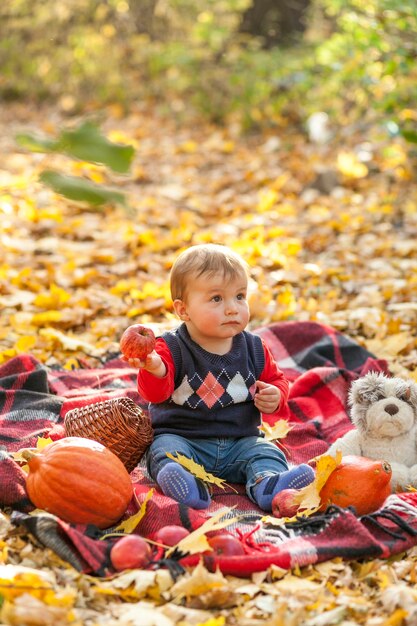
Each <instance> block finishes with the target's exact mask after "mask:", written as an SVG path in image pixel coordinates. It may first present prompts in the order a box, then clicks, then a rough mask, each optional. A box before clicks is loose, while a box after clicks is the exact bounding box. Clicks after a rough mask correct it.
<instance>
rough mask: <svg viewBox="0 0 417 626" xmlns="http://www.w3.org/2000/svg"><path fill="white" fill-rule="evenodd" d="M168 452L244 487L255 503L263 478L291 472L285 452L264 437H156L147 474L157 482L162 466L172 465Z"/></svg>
mask: <svg viewBox="0 0 417 626" xmlns="http://www.w3.org/2000/svg"><path fill="white" fill-rule="evenodd" d="M167 452H170V453H171V454H172V455H173V456H176V453H179V454H182V455H184V456H186V457H187V458H189V459H193V460H194V461H195V462H196V463H198V464H199V465H202V466H203V467H204V469H205V470H206V472H208V473H210V474H213V475H214V476H216V477H218V478H222V479H224V480H225V481H226V482H229V483H243V484H245V485H246V493H247V495H248V497H249V498H250V499H251V500H252V501H253V502H255V500H254V498H253V495H252V490H253V487H254V486H255V485H256V484H257V483H258V482H259V481H260V480H262V478H265V477H266V476H273V475H275V474H281V473H282V472H285V471H286V470H287V469H288V464H287V461H286V458H285V456H284V454H283V452H282V451H281V450H280V449H279V448H278V447H277V446H276V445H275V444H273V443H271V442H269V441H265V439H264V438H263V437H240V438H238V439H234V438H231V437H210V438H207V439H185V438H184V437H181V436H180V435H172V434H166V435H157V436H156V437H155V439H154V440H153V442H152V444H151V446H150V447H149V449H148V451H147V453H146V461H147V467H148V472H149V474H150V475H151V477H152V478H153V479H154V480H155V481H156V478H157V476H158V472H159V471H160V470H161V469H162V467H163V466H164V465H166V463H169V462H172V460H171V459H170V458H169V457H167Z"/></svg>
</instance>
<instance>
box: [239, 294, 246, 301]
mask: <svg viewBox="0 0 417 626" xmlns="http://www.w3.org/2000/svg"><path fill="white" fill-rule="evenodd" d="M237 299H238V300H246V294H245V293H238V294H237Z"/></svg>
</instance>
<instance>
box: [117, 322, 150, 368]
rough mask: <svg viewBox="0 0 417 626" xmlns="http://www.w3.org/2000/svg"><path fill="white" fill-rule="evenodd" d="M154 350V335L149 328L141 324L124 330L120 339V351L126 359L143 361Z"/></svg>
mask: <svg viewBox="0 0 417 626" xmlns="http://www.w3.org/2000/svg"><path fill="white" fill-rule="evenodd" d="M154 348H155V335H154V333H153V331H152V330H151V329H150V328H147V327H146V326H142V324H133V325H132V326H129V327H128V328H126V330H125V332H124V333H123V335H122V337H121V339H120V350H121V352H122V354H123V356H125V357H126V359H140V360H141V361H144V360H145V359H146V357H147V356H148V354H150V353H151V352H152V350H153V349H154Z"/></svg>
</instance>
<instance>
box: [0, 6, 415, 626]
mask: <svg viewBox="0 0 417 626" xmlns="http://www.w3.org/2000/svg"><path fill="white" fill-rule="evenodd" d="M416 32H417V7H416V4H415V2H414V0H403V1H401V2H400V1H399V0H367V1H366V2H364V1H362V0H208V1H207V0H204V1H203V0H130V1H129V0H60V2H52V0H30V1H29V0H7V2H4V3H2V6H1V8H0V149H1V155H2V159H1V162H0V242H1V245H0V311H1V318H0V319H1V322H0V364H1V363H5V362H7V361H8V360H9V359H11V358H13V357H14V356H16V355H18V354H21V353H26V352H29V353H31V354H33V355H34V356H35V357H36V358H37V359H39V360H40V361H41V362H42V363H45V364H46V365H48V366H61V367H66V368H73V367H80V366H81V367H83V366H89V365H90V366H97V365H100V363H102V362H104V361H105V360H106V359H107V358H108V357H109V356H110V355H112V354H115V353H117V351H118V341H119V338H120V336H121V333H122V332H123V330H124V329H125V328H126V327H127V326H128V325H130V324H132V323H135V322H143V323H147V324H151V325H154V326H155V328H158V327H168V326H170V325H172V324H173V323H174V322H175V319H174V315H173V311H172V308H171V303H170V296H169V289H168V274H169V269H170V266H171V264H172V262H173V259H174V258H175V256H176V255H177V254H178V252H179V251H180V250H181V249H183V248H184V247H185V246H188V245H190V244H194V243H199V242H205V241H213V242H219V243H225V244H227V245H230V246H232V247H233V248H234V249H236V250H237V251H238V252H240V253H241V254H242V255H243V256H244V258H245V259H246V260H247V261H248V262H249V263H250V265H251V268H252V269H251V277H252V279H253V281H252V284H251V290H250V304H251V309H252V320H251V326H252V327H256V326H260V325H265V324H269V323H271V322H275V321H286V320H314V321H318V322H322V323H325V324H329V325H330V326H333V327H335V328H337V329H338V330H340V331H341V332H343V333H346V334H347V335H349V336H350V337H352V338H354V339H356V340H357V341H358V342H359V343H361V344H362V345H364V346H366V347H367V348H368V349H369V350H370V351H371V352H373V353H374V354H376V355H377V356H378V357H382V358H387V359H388V361H389V364H390V367H391V369H392V371H393V372H394V373H396V374H399V375H402V376H406V377H411V378H413V379H415V380H417V340H416V327H417V299H416V293H417V253H416V245H415V241H416V235H417V108H416V101H417V99H416V96H417V90H416V84H417V69H416V68H417V64H416V59H417V38H416ZM14 541H16V542H18V541H21V542H23V543H22V545H23V544H24V545H27V544H26V543H25V542H24V541H23V539H21V538H15V539H14ZM19 545H20V544H19ZM20 547H21V545H20ZM26 549H27V550H28V549H29V548H27V547H26ZM30 549H31V550H33V554H35V556H34V557H33V558H35V563H36V559H37V558H40V556H39V554H38V556H36V549H35V547H32V548H30ZM9 550H11V551H12V553H13V550H15V552H16V554H17V553H18V552H19V549H16V547H15V546H14V547H13V546H11V547H9ZM16 558H17V557H16ZM42 558H43V559H45V556H43V557H42ZM409 563H411V561H409ZM413 563H414V562H413ZM43 565H44V566H45V565H46V567H52V566H53V565H55V564H53V565H51V563H48V562H46V563H45V562H43ZM349 567H350V568H351V569H350V570H349ZM382 567H383V568H384V567H385V568H386V571H387V572H388V573H387V574H386V576H387V577H388V579H390V576H391V573H392V570H390V567H391V566H389V565H386V564H384V565H383V566H382ZM412 567H413V568H414V564H413V565H412V566H411V565H410V568H412ZM378 568H379V569H381V564H379V565H378V566H375V569H374V570H372V568H371V569H370V571H368V572H367V576H368V577H367V576H363V577H362V578H360V577H359V578H357V579H356V582H355V583H352V584H354V585H356V587H355V588H356V589H358V592H360V593H363V594H364V596H365V597H368V596H366V593H367V591H366V589H365V588H366V587H367V585H368V584H369V589H368V591H369V592H370V593H371V591H370V590H371V588H372V589H374V588H375V587H376V588H378V586H379V582H378V581H379V579H378V578H372V576H373V574H372V571H373V572H374V574H375V576H377V574H376V572H377V570H378ZM336 570H337V568H336ZM336 570H335V569H331V568H330V567H329V569H328V572H327V573H324V574H322V575H323V576H327V577H328V578H326V580H327V581H329V580H330V578H331V576H334V577H337V576H338V573H337V571H336ZM348 570H349V571H350V572H351V575H352V576H353V574H354V566H352V567H351V566H346V569H345V570H344V572H345V574H346V572H347V571H348ZM384 571H385V570H384ZM410 571H411V569H409V570H407V572H406V571H405V570H404V572H405V573H404V577H405V578H406V576H409V574H410ZM413 571H414V570H413ZM335 572H336V573H335ZM390 572H391V573H390ZM395 577H396V579H397V582H398V577H399V574H398V572H396V573H395ZM395 577H394V578H395ZM400 578H401V577H400ZM405 578H404V580H405ZM401 580H403V579H401ZM296 587H297V586H294V594H295V596H294V597H297V592H296ZM297 589H298V587H297ZM304 591H305V590H304ZM304 591H303V593H304ZM90 593H91V597H90V600H89V602H90V605H89V606H90V610H91V611H92V614H93V613H94V610H95V609H94V607H95V605H94V602H96V601H97V600H96V599H95V598H93V595H94V594H93V593H92V592H91V591H90ZM372 593H373V592H372ZM371 595H372V594H371ZM369 598H370V596H369ZM84 601H85V602H87V600H85V598H84ZM97 602H98V601H97ZM303 602H304V600H302V601H300V607H301V606H303ZM364 602H365V604H366V602H367V600H364ZM87 604H88V602H87ZM348 604H349V603H347V604H346V606H348ZM97 606H98V605H97ZM366 606H368V605H366ZM371 607H372V609H371ZM38 608H39V607H38ZM203 608H204V607H203ZM306 610H307V609H306ZM349 610H350V611H351V613H346V615H348V616H349V617H351V618H352V619H353V618H354V619H355V620H357V622H355V623H368V622H366V621H365V620H366V619H367V617H366V615H365V614H364V612H363V611H362V613H361V612H360V611H358V613H357V614H356V613H355V612H354V609H349ZM367 610H369V611H371V610H372V611H374V618H375V621H373V622H372V623H373V624H374V625H379V624H384V623H385V622H384V621H381V620H383V618H382V617H380V621H378V619H379V617H378V616H379V615H382V613H383V612H384V611H385V612H386V610H387V608H386V606H385V608H384V606H383V603H382V601H381V600H380V598H378V600H376V599H375V597H374V596H373V597H372V601H371V599H369V607H368V609H367ZM219 611H220V613H219V615H220V614H221V615H223V617H222V619H223V621H213V622H210V626H222V625H223V624H226V623H227V624H234V623H235V621H233V620H234V619H235V617H236V615H235V616H234V617H233V615H231V614H230V615H228V616H227V617H225V615H226V613H221V607H220V608H219ZM300 611H301V608H300ZM346 611H348V609H347V608H346ZM352 611H353V612H352ZM381 611H382V613H379V612H381ZM393 611H394V609H393ZM108 612H109V613H108V614H109V615H110V612H111V610H110V609H108ZM99 613H100V611H97V615H98V614H99ZM254 614H255V613H254ZM254 614H253V615H254ZM97 615H95V614H94V619H98V617H97ZM242 615H243V617H242ZM244 615H245V613H244V612H243V613H242V614H241V615H239V620H240V624H241V625H242V626H243V625H244V624H248V625H249V624H253V625H255V624H258V623H267V622H266V621H265V619H266V618H265V615H264V616H263V618H262V622H261V621H260V622H258V621H255V618H254V617H253V615H252V617H251V618H250V619H252V621H250V620H249V618H248V621H244V619H245V617H244ZM306 615H307V614H305V613H299V619H300V621H294V622H292V623H294V624H298V623H304V622H303V620H304V619H305V618H306ZM308 615H310V613H309V614H308ZM2 617H3V619H5V618H4V616H2ZM203 617H204V616H203V615H199V616H198V619H199V620H200V621H196V620H197V618H196V617H195V618H192V617H191V616H188V617H187V619H188V620H191V621H186V619H185V618H184V616H181V619H183V618H184V619H183V621H182V622H180V621H178V622H172V623H181V624H191V623H194V624H198V623H201V624H203V623H206V622H207V623H209V622H208V620H209V617H208V616H206V617H207V619H206V620H205V621H204V620H203ZM397 617H398V615H397ZM55 618H56V616H55V617H54V619H55ZM7 619H9V618H7ZM10 619H12V618H10ZM60 619H62V620H64V621H63V622H62V623H70V622H67V621H65V619H66V618H65V619H64V617H62V616H61V618H60ZM91 619H93V618H91ZM216 619H220V618H219V617H217V618H216ZM236 619H237V618H236ZM294 619H295V618H294ZM297 619H298V618H297ZM401 619H406V617H405V616H404V615H402V616H400V617H398V620H397V621H392V622H390V623H391V624H402V623H406V622H402V621H401ZM184 620H185V621H184ZM193 620H194V621H193ZM213 620H214V617H213ZM225 620H227V621H225ZM6 623H19V624H22V623H23V622H21V621H20V622H19V620H17V621H14V622H13V621H10V622H9V621H6ZM24 623H26V622H24ZM28 623H32V622H28ZM44 623H46V622H44ZM55 623H57V622H55ZM80 623H84V622H80ZM85 623H88V622H85ZM91 623H93V622H91ZM94 623H99V622H94ZM100 623H101V622H100ZM103 623H104V622H103ZM117 623H122V622H121V621H120V620H119V621H118V622H117ZM162 623H165V622H161V624H162ZM280 623H281V622H278V621H277V622H273V623H272V622H271V625H272V626H275V625H278V624H280ZM283 623H284V622H283ZM285 623H289V622H285ZM323 623H324V622H323ZM369 623H370V622H369ZM387 623H388V622H387ZM143 624H144V622H143V623H142V624H141V626H143Z"/></svg>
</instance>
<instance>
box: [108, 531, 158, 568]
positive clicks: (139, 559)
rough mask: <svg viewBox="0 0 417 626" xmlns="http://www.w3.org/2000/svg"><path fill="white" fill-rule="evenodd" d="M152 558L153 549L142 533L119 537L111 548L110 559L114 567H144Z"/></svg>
mask: <svg viewBox="0 0 417 626" xmlns="http://www.w3.org/2000/svg"><path fill="white" fill-rule="evenodd" d="M151 558H152V550H151V548H150V546H149V544H148V543H147V541H146V540H145V539H144V538H143V537H141V536H140V535H126V536H125V537H122V538H121V539H118V540H117V541H116V543H115V544H113V546H112V548H111V550H110V561H111V564H112V565H113V567H114V569H115V570H116V571H118V572H121V571H123V570H125V569H136V568H137V569H143V568H145V567H146V566H147V565H149V562H150V560H151Z"/></svg>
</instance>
